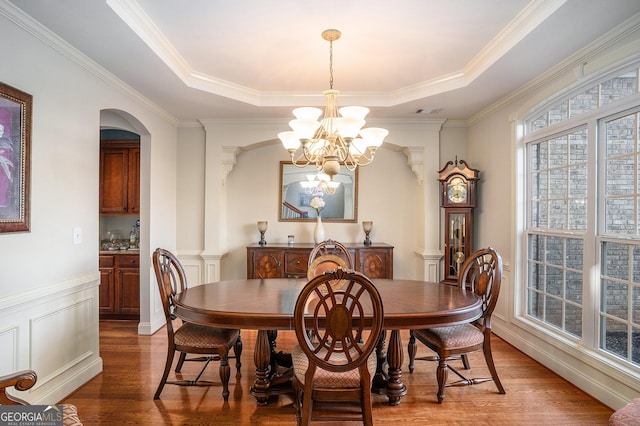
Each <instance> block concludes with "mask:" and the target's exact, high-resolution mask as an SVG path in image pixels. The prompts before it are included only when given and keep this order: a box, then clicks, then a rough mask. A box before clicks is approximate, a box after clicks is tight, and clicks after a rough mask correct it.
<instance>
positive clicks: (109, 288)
mask: <svg viewBox="0 0 640 426" xmlns="http://www.w3.org/2000/svg"><path fill="white" fill-rule="evenodd" d="M115 290H116V280H115V273H114V269H113V268H100V291H99V293H98V297H99V300H100V302H99V306H100V310H99V312H100V313H101V314H103V313H107V314H112V313H114V312H116V291H115Z"/></svg>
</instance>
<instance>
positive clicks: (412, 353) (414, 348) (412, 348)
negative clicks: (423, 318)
mask: <svg viewBox="0 0 640 426" xmlns="http://www.w3.org/2000/svg"><path fill="white" fill-rule="evenodd" d="M407 352H408V353H409V373H413V369H414V367H415V361H416V354H417V353H418V344H417V343H416V336H414V335H413V330H411V331H409V344H408V345H407Z"/></svg>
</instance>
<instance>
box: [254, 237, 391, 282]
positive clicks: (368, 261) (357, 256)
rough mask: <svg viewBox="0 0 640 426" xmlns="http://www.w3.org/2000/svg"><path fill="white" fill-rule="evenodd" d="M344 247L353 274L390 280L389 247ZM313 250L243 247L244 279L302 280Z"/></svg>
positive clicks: (298, 246) (308, 246) (303, 247)
mask: <svg viewBox="0 0 640 426" xmlns="http://www.w3.org/2000/svg"><path fill="white" fill-rule="evenodd" d="M344 245H345V246H346V247H347V249H348V250H349V252H350V253H351V255H352V256H353V260H354V262H355V265H354V267H355V270H356V271H359V272H362V273H363V274H364V275H366V276H367V277H369V278H371V279H374V278H393V246H392V245H389V244H386V243H373V244H372V245H370V246H365V245H363V244H355V243H354V244H344ZM314 247H315V245H314V244H294V245H288V244H267V245H265V246H261V245H259V244H252V245H250V246H248V247H247V278H290V277H291V278H292V277H305V278H306V276H307V264H308V263H309V254H310V253H311V250H313V248H314Z"/></svg>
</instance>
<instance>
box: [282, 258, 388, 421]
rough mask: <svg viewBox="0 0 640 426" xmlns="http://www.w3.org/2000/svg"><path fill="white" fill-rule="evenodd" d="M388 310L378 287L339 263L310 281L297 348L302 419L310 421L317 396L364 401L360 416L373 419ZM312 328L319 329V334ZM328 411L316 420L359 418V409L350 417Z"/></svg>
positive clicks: (300, 305) (299, 310)
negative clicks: (375, 380)
mask: <svg viewBox="0 0 640 426" xmlns="http://www.w3.org/2000/svg"><path fill="white" fill-rule="evenodd" d="M336 282H340V285H335V283H336ZM383 315H384V314H383V307H382V299H381V298H380V294H379V293H378V290H377V289H376V287H375V286H374V284H373V282H371V280H369V279H368V278H367V277H365V276H364V275H362V274H360V273H359V272H355V271H347V270H344V269H342V268H338V269H336V270H333V271H327V272H325V273H324V274H322V275H318V276H317V277H315V278H313V279H312V280H310V281H309V282H308V283H307V284H306V285H305V286H304V288H303V289H302V291H301V292H300V295H299V296H298V299H297V301H296V305H295V310H294V319H293V321H294V327H295V331H296V338H297V340H298V344H297V345H296V346H295V347H294V348H293V349H292V351H291V356H292V361H293V388H294V391H295V395H296V397H295V406H296V418H297V421H298V423H299V424H302V425H308V424H309V422H310V421H311V419H312V409H313V403H314V402H317V401H323V402H342V403H346V402H348V401H354V402H359V407H360V413H357V414H359V415H358V417H357V419H356V420H360V421H363V422H364V424H365V425H372V424H373V420H372V418H373V416H372V410H371V385H372V380H373V376H374V374H375V372H376V364H377V356H376V353H375V352H374V349H375V348H376V346H377V344H378V340H379V337H380V333H381V332H382V320H383ZM308 330H312V331H313V337H310V336H309V333H308V332H307V331H308ZM317 411H318V412H320V411H321V410H317ZM317 414H318V413H316V415H314V417H318V416H317ZM322 414H323V415H321V416H320V418H314V420H340V421H344V420H354V419H353V413H351V416H349V417H344V416H338V414H339V412H338V411H335V412H334V413H333V414H331V412H328V411H327V410H322Z"/></svg>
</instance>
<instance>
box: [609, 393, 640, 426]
mask: <svg viewBox="0 0 640 426" xmlns="http://www.w3.org/2000/svg"><path fill="white" fill-rule="evenodd" d="M639 425H640V398H636V399H632V400H631V401H630V402H629V403H628V404H627V405H625V406H624V407H622V408H621V409H619V410H617V411H616V412H614V413H613V414H612V415H611V417H609V426H639Z"/></svg>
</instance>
